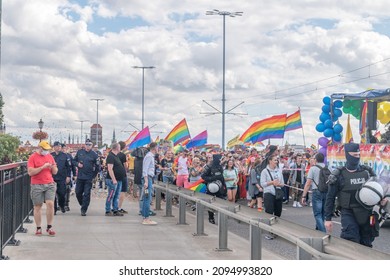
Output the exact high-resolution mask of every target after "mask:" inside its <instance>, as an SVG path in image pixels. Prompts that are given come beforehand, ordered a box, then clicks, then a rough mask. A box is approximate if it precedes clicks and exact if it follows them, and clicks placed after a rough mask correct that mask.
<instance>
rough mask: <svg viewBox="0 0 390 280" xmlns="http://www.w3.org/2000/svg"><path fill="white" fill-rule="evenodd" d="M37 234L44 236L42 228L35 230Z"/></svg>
mask: <svg viewBox="0 0 390 280" xmlns="http://www.w3.org/2000/svg"><path fill="white" fill-rule="evenodd" d="M35 235H36V236H42V229H41V228H40V229H37V231H36V232H35Z"/></svg>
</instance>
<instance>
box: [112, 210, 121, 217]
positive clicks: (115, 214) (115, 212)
mask: <svg viewBox="0 0 390 280" xmlns="http://www.w3.org/2000/svg"><path fill="white" fill-rule="evenodd" d="M112 215H113V216H119V217H121V216H123V214H122V213H119V211H114V213H112Z"/></svg>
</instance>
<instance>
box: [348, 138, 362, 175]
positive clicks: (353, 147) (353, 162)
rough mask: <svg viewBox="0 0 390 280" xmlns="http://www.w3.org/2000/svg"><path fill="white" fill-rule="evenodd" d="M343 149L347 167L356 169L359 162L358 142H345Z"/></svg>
mask: <svg viewBox="0 0 390 280" xmlns="http://www.w3.org/2000/svg"><path fill="white" fill-rule="evenodd" d="M344 150H345V158H346V159H347V164H346V167H347V169H348V170H356V169H357V168H358V166H359V162H360V150H359V144H356V143H348V144H345V146H344ZM353 155H355V156H353Z"/></svg>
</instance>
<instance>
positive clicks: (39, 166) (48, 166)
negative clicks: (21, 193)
mask: <svg viewBox="0 0 390 280" xmlns="http://www.w3.org/2000/svg"><path fill="white" fill-rule="evenodd" d="M50 150H51V147H50V145H49V143H48V142H47V141H41V142H40V143H39V145H38V150H37V151H36V152H35V153H33V154H32V155H31V156H30V158H29V159H28V162H27V168H28V169H27V170H28V175H30V177H31V200H32V202H33V205H34V221H35V224H36V226H37V231H36V232H35V235H37V236H41V235H42V228H41V224H42V217H41V216H42V214H41V208H42V205H43V203H46V220H47V228H46V232H47V233H48V234H49V236H55V234H56V233H55V231H54V230H53V228H52V223H53V217H54V198H55V195H56V183H55V182H54V179H53V175H55V174H57V172H58V168H57V165H56V162H55V161H54V158H53V156H52V155H51V154H50Z"/></svg>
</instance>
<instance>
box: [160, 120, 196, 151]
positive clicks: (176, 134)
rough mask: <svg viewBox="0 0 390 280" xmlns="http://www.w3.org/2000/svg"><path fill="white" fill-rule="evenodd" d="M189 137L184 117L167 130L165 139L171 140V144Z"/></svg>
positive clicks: (174, 144)
mask: <svg viewBox="0 0 390 280" xmlns="http://www.w3.org/2000/svg"><path fill="white" fill-rule="evenodd" d="M188 138H191V136H190V131H189V130H188V126H187V121H186V119H185V118H184V119H183V120H182V121H181V122H179V123H178V124H177V125H176V126H175V127H174V128H173V129H172V130H171V132H169V134H168V135H167V137H165V140H169V141H172V142H173V146H176V145H177V144H179V143H181V142H183V141H184V140H186V139H188Z"/></svg>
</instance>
